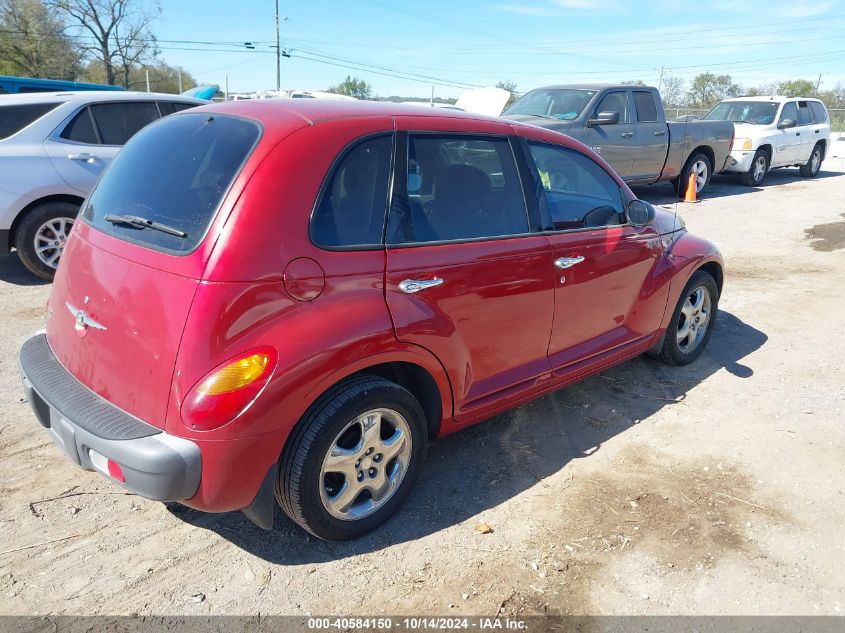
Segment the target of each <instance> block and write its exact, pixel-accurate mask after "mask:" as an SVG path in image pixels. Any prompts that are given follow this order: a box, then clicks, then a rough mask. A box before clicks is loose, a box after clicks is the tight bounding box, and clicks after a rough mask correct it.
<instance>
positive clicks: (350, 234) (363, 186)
mask: <svg viewBox="0 0 845 633" xmlns="http://www.w3.org/2000/svg"><path fill="white" fill-rule="evenodd" d="M392 153H393V137H392V136H391V135H385V136H378V137H375V138H370V139H367V140H365V141H362V142H360V143H358V144H357V145H355V146H353V147H352V149H350V150H347V152H346V154H345V155H344V156H343V158H341V159H340V162H339V163H337V164H336V167H335V169H334V172H333V173H332V174H331V176H330V177H329V179H328V180H327V181H326V183H325V185H324V186H323V190H322V197H321V199H320V201H319V202H318V203H317V206H316V207H315V210H314V214H313V216H312V218H311V238H312V239H313V240H314V242H315V243H316V244H317V245H318V246H328V247H339V246H366V245H379V244H381V236H382V230H383V228H384V215H385V211H386V209H387V196H388V187H389V183H390V164H391V160H390V159H391V155H392Z"/></svg>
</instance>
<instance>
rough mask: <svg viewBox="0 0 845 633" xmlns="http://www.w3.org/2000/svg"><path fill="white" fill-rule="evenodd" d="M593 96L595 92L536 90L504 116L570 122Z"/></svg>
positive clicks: (520, 100) (521, 99)
mask: <svg viewBox="0 0 845 633" xmlns="http://www.w3.org/2000/svg"><path fill="white" fill-rule="evenodd" d="M595 94H596V91H595V90H579V89H574V88H538V89H537V90H532V91H531V92H529V93H528V94H526V95H524V96H523V97H521V98H520V99H519V100H518V101H517V102H516V103H514V104H513V105H512V106H511V107H510V108H508V109H507V110H506V111H505V112H504V114H506V115H511V114H522V115H526V116H537V117H544V118H549V119H559V120H561V121H571V120H573V119H577V118H578V115H580V114H581V113H582V112H583V111H584V108H586V107H587V104H588V103H590V100H591V99H592V98H593V95H595Z"/></svg>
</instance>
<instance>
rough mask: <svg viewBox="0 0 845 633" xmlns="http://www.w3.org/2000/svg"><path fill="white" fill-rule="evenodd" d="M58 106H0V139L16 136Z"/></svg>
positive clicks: (49, 104) (38, 104)
mask: <svg viewBox="0 0 845 633" xmlns="http://www.w3.org/2000/svg"><path fill="white" fill-rule="evenodd" d="M59 105H60V104H58V103H31V104H26V105H0V139H4V138H7V137H9V136H12V134H17V133H18V132H20V131H21V130H22V129H24V128H25V127H26V126H28V125H30V124H32V123H35V121H37V120H38V119H40V118H41V117H43V116H44V115H45V114H47V113H48V112H49V111H50V110H52V109H53V108H55V107H58V106H59Z"/></svg>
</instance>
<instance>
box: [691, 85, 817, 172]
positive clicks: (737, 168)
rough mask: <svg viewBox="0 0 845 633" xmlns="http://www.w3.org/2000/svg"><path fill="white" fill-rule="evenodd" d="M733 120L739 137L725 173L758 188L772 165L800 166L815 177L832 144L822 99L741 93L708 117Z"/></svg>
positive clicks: (776, 166) (774, 166)
mask: <svg viewBox="0 0 845 633" xmlns="http://www.w3.org/2000/svg"><path fill="white" fill-rule="evenodd" d="M704 118H705V119H709V120H711V121H733V123H734V128H735V138H734V142H733V147H732V149H731V154H730V157H729V158H728V162H727V165H726V167H725V172H728V173H730V172H733V173H737V174H740V175H741V178H742V181H743V182H744V183H745V184H746V185H749V186H753V187H756V186H758V185H760V184H761V183H762V182H763V180H764V179H765V178H766V174H767V173H769V170H770V169H776V168H780V167H798V168H799V169H800V170H801V175H802V176H804V177H806V178H814V177H815V176H816V175H817V174H818V173H819V169H820V168H821V165H822V161H823V160H824V157H825V155H826V153H827V150H828V148H829V144H830V116H829V115H828V113H827V109H826V108H825V107H824V104H823V103H822V102H821V101H819V100H818V99H805V98H803V97H799V98H791V97H737V98H735V99H725V100H724V101H722V102H720V103H718V104H716V105H715V106H714V107H713V109H712V110H710V112H708V113H707V115H706V116H705V117H704Z"/></svg>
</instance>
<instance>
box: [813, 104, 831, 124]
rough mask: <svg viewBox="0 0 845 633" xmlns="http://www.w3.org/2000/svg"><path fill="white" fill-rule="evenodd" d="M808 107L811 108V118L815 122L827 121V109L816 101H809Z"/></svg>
mask: <svg viewBox="0 0 845 633" xmlns="http://www.w3.org/2000/svg"><path fill="white" fill-rule="evenodd" d="M809 103H810V108H811V109H812V110H813V118H814V119H815V121H816V123H824V122H825V121H827V110H825V109H824V106H823V105H822V104H821V103H820V102H818V101H810V102H809Z"/></svg>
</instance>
